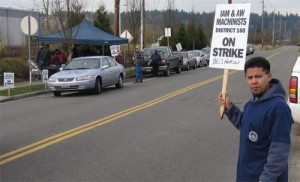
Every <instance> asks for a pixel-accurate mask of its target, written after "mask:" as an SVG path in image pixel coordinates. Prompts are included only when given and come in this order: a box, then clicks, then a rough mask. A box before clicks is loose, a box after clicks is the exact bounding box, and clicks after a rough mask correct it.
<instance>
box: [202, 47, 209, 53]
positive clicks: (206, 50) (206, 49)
mask: <svg viewBox="0 0 300 182" xmlns="http://www.w3.org/2000/svg"><path fill="white" fill-rule="evenodd" d="M202 51H204V52H205V53H210V48H203V49H202Z"/></svg>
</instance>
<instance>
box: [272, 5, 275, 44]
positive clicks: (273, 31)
mask: <svg viewBox="0 0 300 182" xmlns="http://www.w3.org/2000/svg"><path fill="white" fill-rule="evenodd" d="M274 34H275V10H274V11H273V30H272V45H273V48H274V45H275V42H274V36H275V35H274Z"/></svg>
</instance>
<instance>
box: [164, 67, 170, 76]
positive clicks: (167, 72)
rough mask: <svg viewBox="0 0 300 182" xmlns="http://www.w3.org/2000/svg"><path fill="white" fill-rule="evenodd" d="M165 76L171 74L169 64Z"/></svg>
mask: <svg viewBox="0 0 300 182" xmlns="http://www.w3.org/2000/svg"><path fill="white" fill-rule="evenodd" d="M165 76H170V67H169V65H167V68H166V71H165Z"/></svg>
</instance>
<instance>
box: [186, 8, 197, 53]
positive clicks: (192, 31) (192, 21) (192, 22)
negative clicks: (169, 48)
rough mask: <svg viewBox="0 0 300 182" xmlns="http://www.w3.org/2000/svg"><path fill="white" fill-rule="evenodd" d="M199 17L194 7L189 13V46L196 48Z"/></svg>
mask: <svg viewBox="0 0 300 182" xmlns="http://www.w3.org/2000/svg"><path fill="white" fill-rule="evenodd" d="M196 28H197V19H196V14H195V11H194V9H193V10H192V12H191V13H189V22H188V28H187V29H188V47H189V48H192V49H195V37H196Z"/></svg>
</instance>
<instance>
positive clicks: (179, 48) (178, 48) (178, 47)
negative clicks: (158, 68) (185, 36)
mask: <svg viewBox="0 0 300 182" xmlns="http://www.w3.org/2000/svg"><path fill="white" fill-rule="evenodd" d="M176 49H177V51H181V50H182V46H181V43H178V44H176Z"/></svg>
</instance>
